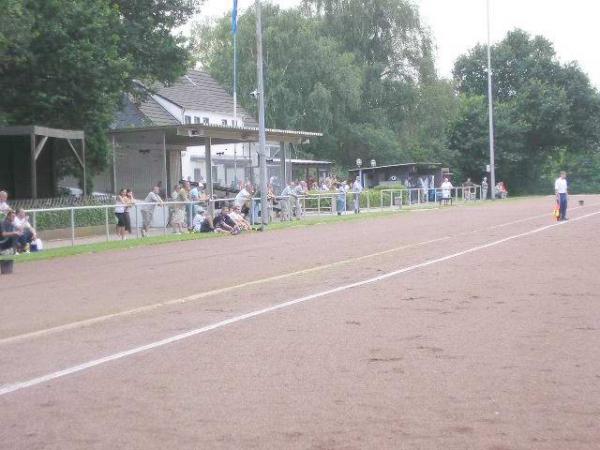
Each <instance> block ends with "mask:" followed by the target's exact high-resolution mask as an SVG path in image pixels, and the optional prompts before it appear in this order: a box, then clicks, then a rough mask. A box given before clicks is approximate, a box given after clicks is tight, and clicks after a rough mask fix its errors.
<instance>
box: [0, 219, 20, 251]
mask: <svg viewBox="0 0 600 450" xmlns="http://www.w3.org/2000/svg"><path fill="white" fill-rule="evenodd" d="M14 220H15V212H14V211H13V210H12V209H9V210H8V211H7V213H6V217H5V218H4V220H3V221H2V222H0V255H12V254H13V253H14V249H15V245H16V240H17V238H19V237H20V236H21V232H20V231H18V230H17V229H16V228H15V226H14V225H13V222H14Z"/></svg>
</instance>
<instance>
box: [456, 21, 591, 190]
mask: <svg viewBox="0 0 600 450" xmlns="http://www.w3.org/2000/svg"><path fill="white" fill-rule="evenodd" d="M492 55H493V57H492V66H493V71H494V90H493V95H494V102H495V106H494V108H495V126H496V133H495V141H496V158H497V165H498V178H499V179H503V180H504V181H506V182H507V183H508V185H509V187H510V188H511V189H512V190H513V192H544V191H548V189H551V187H548V184H549V180H551V179H552V177H554V176H555V175H556V174H555V173H550V172H549V171H551V170H552V171H553V170H556V169H557V168H556V167H555V166H553V165H552V164H550V162H552V161H559V160H562V161H563V162H564V163H565V164H567V163H568V162H569V161H572V160H576V159H578V157H579V155H580V154H582V153H585V152H590V151H592V152H593V151H594V149H597V147H598V142H600V133H599V126H598V120H599V119H600V96H599V94H598V92H597V91H596V90H595V89H594V88H593V87H592V86H591V85H590V82H589V79H588V78H587V76H586V75H585V74H584V73H583V72H582V71H581V70H580V69H579V68H578V67H577V66H576V65H574V64H569V65H563V64H561V63H560V62H559V61H558V58H557V57H556V54H555V52H554V49H553V46H552V44H551V43H550V42H549V41H548V40H547V39H545V38H543V37H540V36H536V37H531V36H530V35H529V34H527V33H526V32H524V31H521V30H515V31H512V32H510V33H508V34H507V36H506V38H505V39H503V40H502V41H501V42H500V43H498V44H497V45H495V46H493V48H492ZM454 77H455V82H456V86H457V89H458V91H459V92H460V94H461V96H462V101H461V105H462V107H461V109H460V115H459V117H458V119H457V120H456V121H455V122H454V123H453V125H452V127H451V136H450V147H451V150H452V151H453V153H454V154H455V155H457V159H456V162H457V165H458V167H459V168H460V170H462V171H463V172H464V174H465V176H471V177H473V178H475V179H478V178H479V177H480V176H481V174H482V172H483V170H484V169H483V168H484V167H485V164H486V163H487V162H488V157H487V146H488V138H487V112H486V110H485V104H486V103H487V100H486V98H485V97H484V95H485V93H486V92H487V61H486V48H485V47H484V46H481V45H478V46H476V47H474V48H473V49H472V50H471V51H470V52H469V53H468V54H466V55H463V56H461V57H460V58H459V59H458V60H457V62H456V64H455V68H454ZM592 160H593V158H592ZM572 176H573V177H574V178H577V177H578V176H579V174H578V173H577V171H576V172H575V173H573V174H572Z"/></svg>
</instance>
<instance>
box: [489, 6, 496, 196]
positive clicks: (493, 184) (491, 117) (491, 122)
mask: <svg viewBox="0 0 600 450" xmlns="http://www.w3.org/2000/svg"><path fill="white" fill-rule="evenodd" d="M487 63H488V71H487V72H488V119H489V125H490V128H489V135H490V136H489V141H490V184H491V186H490V192H491V194H492V200H494V199H495V198H496V167H495V163H494V160H495V155H494V99H493V98H492V50H491V35H490V0H487Z"/></svg>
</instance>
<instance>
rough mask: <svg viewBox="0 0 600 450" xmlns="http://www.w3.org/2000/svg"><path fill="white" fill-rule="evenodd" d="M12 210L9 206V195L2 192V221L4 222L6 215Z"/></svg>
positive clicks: (0, 200)
mask: <svg viewBox="0 0 600 450" xmlns="http://www.w3.org/2000/svg"><path fill="white" fill-rule="evenodd" d="M9 210H10V206H9V205H8V193H7V192H6V191H0V220H4V218H5V217H6V213H7V212H8V211H9Z"/></svg>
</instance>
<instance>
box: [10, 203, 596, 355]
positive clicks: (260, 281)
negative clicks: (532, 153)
mask: <svg viewBox="0 0 600 450" xmlns="http://www.w3.org/2000/svg"><path fill="white" fill-rule="evenodd" d="M599 205H600V203H594V204H592V205H586V206H579V207H575V208H572V209H571V210H576V209H584V208H590V207H593V206H599ZM446 211H450V209H448V210H446ZM544 217H549V214H538V215H535V216H530V217H525V218H523V219H518V220H514V221H511V222H506V223H501V224H499V225H492V226H489V227H483V228H478V229H475V230H471V231H466V232H462V233H457V234H454V235H448V236H443V237H440V238H436V239H431V240H428V241H422V242H417V243H415V244H408V245H403V246H400V247H395V248H391V249H388V250H384V251H381V252H376V253H370V254H368V255H362V256H358V257H354V258H349V259H344V260H341V261H335V262H332V263H328V264H323V265H320V266H316V267H311V268H309V269H303V270H299V271H295V272H288V273H284V274H281V275H275V276H272V277H267V278H261V279H258V280H252V281H248V282H245V283H240V284H236V285H233V286H227V287H224V288H220V289H213V290H210V291H205V292H200V293H198V294H193V295H190V296H187V297H181V298H175V299H171V300H167V301H164V302H159V303H153V304H151V305H146V306H140V307H138V308H133V309H128V310H125V311H118V312H115V313H111V314H104V315H102V316H97V317H92V318H90V319H83V320H78V321H75V322H70V323H67V324H64V325H58V326H55V327H51V328H44V329H41V330H36V331H31V332H28V333H23V334H17V335H14V336H9V337H6V338H2V339H0V346H2V345H6V344H12V343H15V342H19V341H23V340H27V339H34V338H38V337H42V336H47V335H49V334H54V333H61V332H63V331H69V330H73V329H76V328H83V327H87V326H91V325H95V324H97V323H102V322H106V321H108V320H111V319H117V318H121V317H127V316H132V315H136V314H141V313H145V312H150V311H154V310H156V309H160V308H163V307H165V306H174V305H180V304H183V303H189V302H193V301H197V300H202V299H204V298H207V297H212V296H214V295H220V294H225V293H227V292H231V291H235V290H239V289H245V288H247V287H250V286H256V285H260V284H264V283H270V282H273V281H280V280H284V279H286V278H290V277H295V276H298V275H306V274H308V273H312V272H318V271H321V270H326V269H331V268H333V267H337V266H341V265H344V264H350V263H355V262H358V261H362V260H365V259H369V258H374V257H377V256H383V255H387V254H390V253H395V252H399V251H402V250H408V249H411V248H418V247H424V246H427V245H430V244H436V243H438V242H443V241H447V240H449V239H452V238H457V237H461V236H467V235H470V234H475V233H479V232H480V231H485V230H493V229H496V228H501V227H508V226H511V225H516V224H519V223H523V222H528V221H530V220H534V219H541V218H544Z"/></svg>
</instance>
